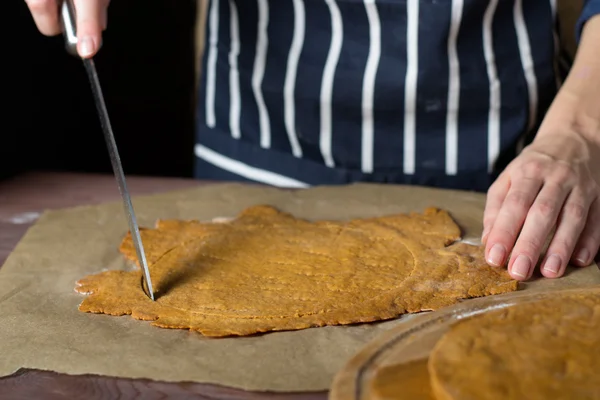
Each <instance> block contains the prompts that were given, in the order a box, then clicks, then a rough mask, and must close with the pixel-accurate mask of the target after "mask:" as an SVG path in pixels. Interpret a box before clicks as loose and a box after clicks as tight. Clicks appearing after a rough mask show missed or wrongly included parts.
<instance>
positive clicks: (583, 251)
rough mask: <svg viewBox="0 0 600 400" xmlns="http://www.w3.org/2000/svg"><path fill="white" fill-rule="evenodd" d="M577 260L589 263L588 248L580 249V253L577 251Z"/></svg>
mask: <svg viewBox="0 0 600 400" xmlns="http://www.w3.org/2000/svg"><path fill="white" fill-rule="evenodd" d="M575 261H577V262H578V263H581V264H583V265H587V264H588V263H589V262H590V252H589V251H587V249H581V250H579V253H577V256H576V257H575Z"/></svg>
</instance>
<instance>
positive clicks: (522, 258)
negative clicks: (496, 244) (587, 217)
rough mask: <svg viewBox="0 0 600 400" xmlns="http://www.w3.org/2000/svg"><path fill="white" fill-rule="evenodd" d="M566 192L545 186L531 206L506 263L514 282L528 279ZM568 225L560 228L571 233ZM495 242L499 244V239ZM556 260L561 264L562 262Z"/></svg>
mask: <svg viewBox="0 0 600 400" xmlns="http://www.w3.org/2000/svg"><path fill="white" fill-rule="evenodd" d="M568 193H569V192H568V189H566V188H564V187H561V186H559V185H556V184H552V183H546V184H545V185H544V187H543V188H542V190H541V191H540V193H539V195H538V196H537V198H536V199H535V201H534V202H533V204H532V205H531V209H530V210H529V212H528V213H527V219H526V221H525V224H524V225H523V229H522V230H521V233H520V234H519V238H518V240H517V242H516V243H515V245H514V248H513V249H512V257H511V259H510V261H509V263H508V272H509V273H510V275H511V276H512V277H513V278H514V279H517V280H525V279H529V278H530V277H531V274H532V273H533V270H534V268H535V266H536V265H537V262H538V260H539V257H540V254H541V252H542V250H543V247H544V244H545V241H546V238H548V236H549V235H550V232H551V231H552V228H553V227H554V226H555V224H556V221H557V219H558V216H559V214H560V211H561V209H562V208H563V204H564V202H565V199H566V198H567V195H568ZM570 223H571V222H569V223H567V228H564V229H567V230H568V231H572V229H569V228H568V226H569V224H570ZM581 228H583V226H582V227H581ZM498 240H499V241H500V243H502V240H503V238H499V239H498ZM567 259H568V258H567ZM555 261H556V260H555V258H551V259H550V262H553V263H554V262H555ZM559 261H560V262H561V263H562V260H559ZM549 265H550V264H549ZM559 265H560V264H559Z"/></svg>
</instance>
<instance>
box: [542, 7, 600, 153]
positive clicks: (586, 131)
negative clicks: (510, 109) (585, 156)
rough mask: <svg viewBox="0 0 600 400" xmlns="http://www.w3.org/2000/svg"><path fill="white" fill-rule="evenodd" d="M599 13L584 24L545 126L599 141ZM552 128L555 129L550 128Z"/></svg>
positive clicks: (543, 126)
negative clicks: (560, 128)
mask: <svg viewBox="0 0 600 400" xmlns="http://www.w3.org/2000/svg"><path fill="white" fill-rule="evenodd" d="M598 49H600V15H596V16H594V17H592V18H591V19H590V20H588V21H587V23H586V24H585V25H584V27H583V30H582V32H581V40H580V42H579V48H578V51H577V55H576V57H575V60H574V63H573V66H572V68H571V72H570V73H569V75H568V77H567V79H566V80H565V82H564V84H563V86H562V87H561V89H560V91H559V93H558V95H557V96H556V99H555V101H554V103H553V104H552V107H551V108H550V110H549V112H548V114H547V117H546V120H545V121H544V123H543V125H542V128H541V129H540V134H542V135H543V134H544V131H545V130H546V129H544V128H545V127H556V126H557V124H558V125H559V126H565V127H568V128H572V129H573V131H576V132H579V133H581V134H583V135H585V136H586V137H587V138H588V139H590V140H594V141H596V142H598V143H600V52H599V50H598ZM550 130H555V129H550Z"/></svg>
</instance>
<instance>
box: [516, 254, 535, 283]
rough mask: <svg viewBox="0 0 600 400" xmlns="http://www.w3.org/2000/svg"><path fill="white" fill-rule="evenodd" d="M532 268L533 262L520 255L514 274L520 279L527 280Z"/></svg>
mask: <svg viewBox="0 0 600 400" xmlns="http://www.w3.org/2000/svg"><path fill="white" fill-rule="evenodd" d="M530 267H531V261H529V257H527V256H524V255H520V256H519V257H517V259H516V260H515V262H514V263H513V266H512V270H511V271H512V273H513V274H514V275H516V276H518V277H520V278H526V277H527V275H529V268H530Z"/></svg>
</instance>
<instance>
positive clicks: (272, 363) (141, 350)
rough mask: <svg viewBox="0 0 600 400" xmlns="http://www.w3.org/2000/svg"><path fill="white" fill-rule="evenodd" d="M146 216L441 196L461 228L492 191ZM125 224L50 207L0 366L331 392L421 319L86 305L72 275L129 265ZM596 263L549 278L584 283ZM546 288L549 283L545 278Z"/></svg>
mask: <svg viewBox="0 0 600 400" xmlns="http://www.w3.org/2000/svg"><path fill="white" fill-rule="evenodd" d="M134 204H135V208H136V212H137V216H138V221H139V223H140V225H142V226H149V227H152V226H154V223H155V221H156V219H158V218H180V219H199V220H211V219H213V218H215V217H232V216H235V215H236V214H237V213H238V212H239V211H241V210H242V209H244V208H246V207H249V206H251V205H256V204H270V205H273V206H275V207H278V208H280V209H282V210H284V211H288V212H291V213H293V214H294V215H296V216H299V217H304V218H310V219H342V218H352V217H369V216H376V215H385V214H392V213H399V212H408V211H423V210H424V208H425V207H427V206H437V207H441V208H444V209H447V210H449V211H450V212H451V214H452V216H453V218H455V220H456V221H457V222H458V223H459V225H461V227H462V228H463V229H464V230H465V237H470V236H472V237H478V236H479V233H480V231H481V218H482V215H483V207H484V196H483V195H480V194H474V193H466V192H457V191H444V190H435V189H428V188H417V187H403V186H389V185H371V184H356V185H349V186H343V187H342V186H339V187H319V188H311V189H306V190H300V191H283V190H278V189H274V188H265V187H259V186H251V185H241V184H221V185H213V186H205V187H199V188H196V189H191V190H189V189H188V190H183V191H178V192H172V193H166V194H160V195H152V196H145V197H138V198H134ZM126 232H127V223H126V220H125V217H124V214H123V208H122V205H121V203H119V202H114V203H109V204H103V205H97V206H86V207H78V208H71V209H65V210H59V211H48V212H46V213H44V214H43V215H42V216H41V218H40V219H39V220H38V221H37V223H36V224H35V225H34V226H32V227H31V228H30V229H29V231H28V232H27V233H26V235H25V236H24V238H23V239H22V240H21V242H20V243H19V244H18V245H17V247H16V249H15V250H14V252H13V253H12V254H11V255H10V257H9V258H8V260H7V261H6V263H5V265H4V266H3V267H2V269H0V355H1V356H0V375H9V374H12V373H14V372H15V371H16V370H18V369H19V368H34V369H41V370H52V371H56V372H60V373H67V374H72V375H79V374H98V375H107V376H116V377H124V378H148V379H154V380H161V381H171V382H181V381H194V382H206V383H214V384H221V385H225V386H230V387H236V388H242V389H246V390H271V391H314V390H326V389H328V388H329V387H330V384H331V382H332V379H333V377H334V375H335V374H336V372H338V371H339V370H340V369H341V368H342V367H343V366H344V365H345V364H346V362H347V361H348V360H349V359H350V358H351V357H352V356H353V355H354V354H355V353H356V352H357V351H359V350H360V349H361V348H362V347H363V346H364V345H365V344H366V343H368V342H369V341H370V340H371V339H373V338H374V337H376V336H377V335H378V334H380V333H382V332H384V331H386V330H388V329H390V328H392V327H394V326H397V325H399V324H402V323H403V321H406V320H408V321H410V320H411V319H413V318H414V317H403V318H401V319H398V320H394V321H388V322H383V323H376V324H370V325H369V324H367V325H358V326H346V327H324V328H314V329H306V330H302V331H292V332H276V333H269V334H265V335H262V336H255V337H245V338H222V339H216V338H213V339H210V338H204V337H202V336H200V335H199V334H197V333H191V332H188V331H183V330H172V329H161V328H157V327H153V326H151V325H150V323H147V322H143V321H136V320H133V319H132V318H130V317H129V316H124V317H113V316H107V315H94V314H86V313H82V312H80V311H78V310H77V306H78V305H79V303H80V302H81V301H82V299H83V297H82V295H80V294H77V293H75V292H74V287H75V281H77V280H78V279H80V278H82V277H84V276H86V275H89V274H95V273H98V272H100V271H102V270H105V269H116V268H129V267H128V266H127V265H126V263H125V262H124V261H123V258H122V256H121V255H120V254H119V253H118V245H119V243H120V241H121V239H122V237H123V235H124V234H125V233H126ZM591 271H592V269H590V268H588V269H584V270H579V271H575V273H572V274H570V275H569V276H568V277H567V278H565V279H562V280H557V281H546V283H547V285H546V286H548V287H550V286H562V285H568V284H584V283H586V282H588V283H589V282H590V281H591V280H594V281H595V282H599V281H600V277H599V276H598V274H596V273H595V272H596V271H594V273H593V274H590V272H591ZM540 286H541V285H540Z"/></svg>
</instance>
